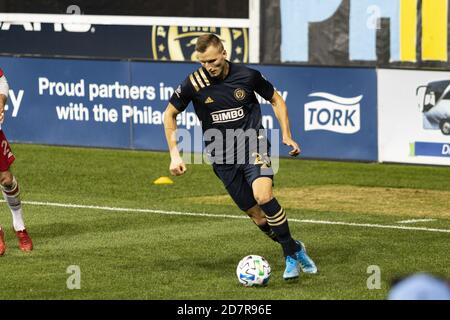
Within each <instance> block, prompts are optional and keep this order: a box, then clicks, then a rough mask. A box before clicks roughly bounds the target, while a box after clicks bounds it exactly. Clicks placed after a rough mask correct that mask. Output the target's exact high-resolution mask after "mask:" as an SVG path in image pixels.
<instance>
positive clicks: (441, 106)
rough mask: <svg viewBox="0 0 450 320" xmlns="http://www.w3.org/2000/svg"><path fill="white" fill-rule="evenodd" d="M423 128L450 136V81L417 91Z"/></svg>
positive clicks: (436, 83) (432, 83) (433, 83)
mask: <svg viewBox="0 0 450 320" xmlns="http://www.w3.org/2000/svg"><path fill="white" fill-rule="evenodd" d="M416 95H417V97H418V99H419V109H420V111H421V112H422V113H423V128H424V129H429V130H439V129H440V130H441V131H442V133H443V134H444V135H447V136H448V135H450V80H445V81H434V82H430V83H429V84H428V85H427V86H420V87H418V88H417V90H416Z"/></svg>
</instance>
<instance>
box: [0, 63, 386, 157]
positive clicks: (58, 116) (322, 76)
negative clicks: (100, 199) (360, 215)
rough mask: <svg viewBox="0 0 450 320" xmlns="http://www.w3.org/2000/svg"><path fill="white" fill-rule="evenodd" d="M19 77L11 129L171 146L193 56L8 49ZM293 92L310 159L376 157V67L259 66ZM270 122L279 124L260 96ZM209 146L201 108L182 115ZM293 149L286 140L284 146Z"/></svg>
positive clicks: (17, 134)
mask: <svg viewBox="0 0 450 320" xmlns="http://www.w3.org/2000/svg"><path fill="white" fill-rule="evenodd" d="M0 65H1V66H2V68H3V69H4V71H5V73H6V75H7V77H8V80H9V82H10V86H11V90H10V98H9V103H8V112H7V118H6V121H5V123H4V125H3V129H4V130H5V131H6V132H7V135H8V137H9V138H10V139H11V140H13V141H17V142H27V143H43V144H54V145H73V146H92V147H94V146H95V147H112V148H130V149H144V150H166V148H167V147H166V143H165V138H164V130H163V123H162V119H163V115H162V113H163V111H164V110H165V107H166V106H167V103H168V99H169V98H170V96H171V94H172V93H173V91H174V89H175V88H176V87H177V86H178V85H179V83H180V82H181V81H182V80H183V79H184V78H185V77H186V76H187V75H188V74H190V73H191V72H193V71H195V70H196V69H197V68H198V64H193V63H169V62H167V63H163V62H136V61H107V60H78V59H44V58H17V57H1V58H0ZM253 67H254V68H256V69H258V70H260V71H261V72H262V73H263V74H264V75H265V76H266V77H267V78H268V79H270V80H271V81H272V82H273V83H274V85H275V86H276V88H277V90H278V91H280V93H281V94H282V95H283V97H284V98H285V99H286V101H287V104H288V106H289V115H290V121H291V129H292V132H293V135H294V136H295V137H297V138H298V139H300V143H301V145H302V150H303V153H302V154H303V158H315V159H317V158H320V159H339V160H357V161H377V160H378V144H377V138H378V137H377V91H376V90H377V79H376V71H375V69H366V68H315V67H306V66H304V67H301V66H261V65H253ZM261 103H262V111H263V122H264V124H265V126H266V128H268V129H274V128H278V123H277V120H276V118H275V115H274V114H273V111H272V108H271V106H270V104H269V103H268V102H266V101H263V100H261ZM179 127H180V128H182V129H187V130H188V132H189V133H190V134H191V136H192V137H195V138H196V139H195V141H197V142H196V143H193V144H192V145H191V146H190V148H191V149H189V150H186V149H185V150H186V151H201V145H202V144H201V138H202V137H201V133H200V131H201V130H200V124H199V122H198V119H197V118H196V116H195V114H194V112H193V108H192V107H190V108H188V109H187V111H186V112H185V113H183V114H182V115H181V116H180V120H179ZM288 150H289V149H287V148H285V146H282V147H281V155H285V154H287V152H288Z"/></svg>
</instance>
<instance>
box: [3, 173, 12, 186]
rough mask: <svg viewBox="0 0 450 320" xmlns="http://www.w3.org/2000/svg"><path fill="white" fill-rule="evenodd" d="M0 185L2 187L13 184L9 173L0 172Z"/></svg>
mask: <svg viewBox="0 0 450 320" xmlns="http://www.w3.org/2000/svg"><path fill="white" fill-rule="evenodd" d="M0 184H1V185H2V186H10V185H12V184H13V175H12V174H11V172H9V171H2V172H0Z"/></svg>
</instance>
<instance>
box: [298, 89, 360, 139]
mask: <svg viewBox="0 0 450 320" xmlns="http://www.w3.org/2000/svg"><path fill="white" fill-rule="evenodd" d="M309 97H313V98H321V99H320V100H316V101H312V102H309V103H307V104H305V131H312V130H326V131H332V132H337V133H343V134H353V133H356V132H358V131H359V130H360V129H361V112H360V104H359V103H360V102H361V100H362V98H363V96H362V95H361V96H358V97H354V98H343V97H339V96H335V95H333V94H330V93H326V92H315V93H311V94H310V95H309Z"/></svg>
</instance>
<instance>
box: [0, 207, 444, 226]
mask: <svg viewBox="0 0 450 320" xmlns="http://www.w3.org/2000/svg"><path fill="white" fill-rule="evenodd" d="M0 202H5V201H4V200H1V201H0ZM22 203H24V204H28V205H34V206H47V207H61V208H79V209H92V210H102V211H116V212H140V213H157V214H163V215H178V216H193V217H208V218H228V219H248V217H247V216H244V215H239V216H238V215H229V214H212V213H197V212H180V211H166V210H155V209H135V208H120V207H104V206H91V205H81V204H71V203H53V202H39V201H22ZM289 221H290V222H297V223H311V224H328V225H340V226H351V227H363V228H381V229H398V230H409V231H427V232H440V233H450V230H449V229H432V228H422V227H406V226H395V225H382V224H371V223H352V222H340V221H326V220H301V219H289Z"/></svg>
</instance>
